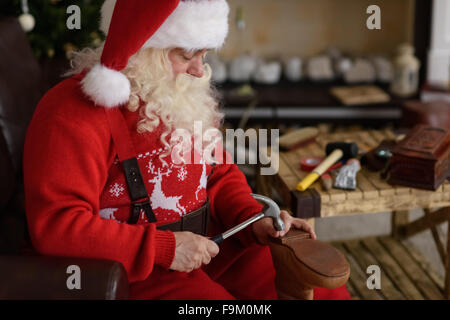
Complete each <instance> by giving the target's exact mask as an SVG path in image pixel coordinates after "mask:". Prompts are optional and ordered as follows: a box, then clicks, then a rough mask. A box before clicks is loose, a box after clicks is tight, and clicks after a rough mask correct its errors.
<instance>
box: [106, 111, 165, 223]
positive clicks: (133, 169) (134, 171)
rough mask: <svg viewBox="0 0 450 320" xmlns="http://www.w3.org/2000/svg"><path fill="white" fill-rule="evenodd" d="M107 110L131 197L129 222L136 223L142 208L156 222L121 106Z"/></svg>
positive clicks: (148, 217)
mask: <svg viewBox="0 0 450 320" xmlns="http://www.w3.org/2000/svg"><path fill="white" fill-rule="evenodd" d="M105 112H106V118H107V119H108V123H109V126H110V128H111V135H112V139H113V142H114V145H115V147H116V149H117V154H118V157H119V161H120V162H121V164H122V168H123V170H124V174H125V180H126V182H127V187H128V193H129V194H130V198H131V215H130V219H129V220H128V223H129V224H136V223H137V221H138V220H139V215H140V213H141V210H144V212H145V215H146V216H147V219H148V221H149V222H156V217H155V214H154V212H153V210H152V207H151V205H150V197H149V195H148V192H147V188H146V187H145V183H144V180H143V179H142V174H141V170H140V168H139V164H138V161H137V158H136V152H135V150H134V147H133V141H132V140H131V136H130V133H129V131H128V126H127V124H126V121H125V118H124V117H123V114H122V112H121V111H120V109H119V108H111V109H106V108H105Z"/></svg>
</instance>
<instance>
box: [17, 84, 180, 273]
mask: <svg viewBox="0 0 450 320" xmlns="http://www.w3.org/2000/svg"><path fill="white" fill-rule="evenodd" d="M69 81H70V80H69ZM62 87H63V89H64V87H66V88H65V89H66V90H69V91H70V90H71V89H72V88H68V87H67V85H66V86H64V85H63V86H62ZM63 89H60V90H59V91H62V90H63ZM57 91H58V90H57ZM66 92H67V91H66ZM63 97H65V95H63V94H60V96H59V95H58V93H54V94H51V95H49V96H47V97H45V98H44V99H43V101H42V102H41V103H40V105H39V106H38V108H37V110H36V112H35V115H34V116H33V120H32V122H31V124H30V127H29V128H28V131H27V136H26V141H25V149H24V158H23V161H24V180H25V197H26V198H25V202H26V211H27V219H28V225H29V233H30V237H31V240H32V243H33V246H34V248H35V249H36V250H37V251H38V252H39V253H41V254H45V255H56V256H73V257H86V258H98V259H107V260H114V261H119V262H121V263H122V264H123V265H124V267H125V269H126V270H127V273H128V277H129V281H130V282H136V281H141V280H144V279H145V278H147V277H148V276H149V274H150V273H151V272H152V270H153V267H154V265H156V264H157V265H161V266H163V267H165V268H169V266H170V264H171V263H172V260H173V257H174V254H175V238H174V235H173V233H172V232H170V231H159V230H156V228H155V226H154V225H153V224H146V225H129V224H125V223H122V224H121V223H118V222H116V221H113V220H105V219H102V218H101V217H100V215H99V214H98V212H99V209H100V208H99V203H100V194H101V192H102V190H103V188H104V184H105V183H106V179H107V174H108V169H109V164H110V162H112V159H113V156H114V154H115V153H114V150H112V148H113V147H112V143H111V138H110V133H109V127H105V124H106V125H107V122H106V116H105V115H104V111H103V110H101V109H99V108H94V107H93V106H90V105H83V103H82V102H79V105H76V104H77V103H75V105H71V104H72V101H71V100H70V99H66V100H68V101H69V102H67V103H66V104H64V102H65V101H64V99H63ZM59 103H62V104H61V105H60V104H59ZM54 105H57V107H58V108H59V109H58V108H56V107H54Z"/></svg>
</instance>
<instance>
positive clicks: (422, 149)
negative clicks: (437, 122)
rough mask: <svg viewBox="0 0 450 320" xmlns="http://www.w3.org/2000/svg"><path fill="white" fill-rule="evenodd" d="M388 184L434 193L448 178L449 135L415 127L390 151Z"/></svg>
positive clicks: (443, 131)
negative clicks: (391, 154) (432, 191)
mask: <svg viewBox="0 0 450 320" xmlns="http://www.w3.org/2000/svg"><path fill="white" fill-rule="evenodd" d="M392 153H393V156H392V159H391V165H390V177H389V180H388V182H389V183H390V184H393V185H405V186H409V187H414V188H421V189H427V190H436V189H437V188H438V187H439V186H440V185H441V183H442V182H444V180H445V179H447V177H449V176H450V168H449V155H450V133H449V131H448V130H445V129H442V128H434V127H429V126H425V125H418V126H416V127H414V129H413V130H412V131H411V132H410V133H409V134H408V135H407V136H406V137H405V138H404V139H403V140H402V141H401V142H399V143H398V144H397V146H396V147H395V148H394V149H393V152H392Z"/></svg>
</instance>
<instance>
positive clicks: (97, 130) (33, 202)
mask: <svg viewBox="0 0 450 320" xmlns="http://www.w3.org/2000/svg"><path fill="white" fill-rule="evenodd" d="M228 13H229V7H228V5H227V3H226V1H225V0H198V1H187V0H186V1H180V0H165V1H159V0H117V1H116V0H106V1H105V3H104V5H103V7H102V18H101V29H102V30H103V31H104V32H105V34H106V35H107V37H106V41H105V43H104V45H103V46H101V47H100V48H97V49H94V50H92V49H85V50H83V51H81V52H78V53H76V54H75V55H74V59H73V61H72V66H73V69H72V70H71V71H70V73H71V74H72V75H73V76H72V77H71V78H70V79H68V80H65V81H63V82H61V83H60V84H59V85H57V86H56V87H54V88H53V89H51V90H50V91H49V92H48V93H47V94H46V95H45V96H44V98H43V99H42V100H41V102H40V103H39V105H38V107H37V109H36V111H35V114H34V117H33V120H32V122H31V125H30V127H29V129H28V133H27V138H26V144H25V153H24V174H25V189H26V192H25V193H26V209H27V218H28V224H29V232H30V237H31V240H32V243H33V245H34V247H35V249H36V250H37V251H39V252H40V253H42V254H48V255H58V256H76V257H86V258H99V259H108V260H115V261H119V262H121V263H122V264H123V265H124V267H125V269H126V271H127V274H128V279H129V281H130V286H131V287H130V292H131V293H130V298H132V299H236V298H237V299H276V298H277V295H276V291H275V286H274V275H275V271H274V268H273V264H272V259H271V255H270V251H269V249H268V247H267V246H265V244H267V242H268V239H269V238H270V237H280V236H282V235H284V234H285V233H286V232H287V231H289V229H290V228H291V226H293V227H296V228H300V229H304V230H306V231H308V232H310V233H311V235H312V237H313V238H315V234H314V232H313V230H312V229H311V227H310V226H309V225H308V224H307V223H306V222H305V221H304V220H301V219H295V218H292V217H291V216H290V215H289V214H288V213H287V212H285V211H282V214H281V217H282V219H283V220H284V222H285V230H283V231H276V230H275V229H274V227H273V224H272V221H271V220H270V218H268V219H263V220H260V221H258V222H256V223H254V224H253V225H252V226H251V227H249V228H247V229H246V230H244V231H241V232H240V233H238V234H237V235H236V236H235V237H234V238H232V239H228V240H226V241H225V242H224V243H223V244H222V245H221V246H220V248H219V246H218V245H216V244H215V243H214V242H213V241H211V240H210V239H209V236H212V235H216V234H218V233H220V232H223V231H225V230H227V229H229V228H231V227H233V226H235V225H237V224H239V223H241V222H243V221H245V220H246V219H248V218H249V217H251V216H253V215H255V214H256V213H258V212H260V210H261V209H262V206H261V205H260V204H259V203H258V202H257V201H256V200H255V199H254V198H253V197H252V196H251V195H250V193H251V189H250V187H249V186H248V185H247V183H246V179H245V176H244V175H243V174H242V173H241V172H240V171H239V169H238V168H237V166H236V165H235V164H229V163H218V164H215V163H211V161H209V160H210V159H209V160H208V159H203V158H201V161H200V162H199V163H192V164H182V165H179V164H175V163H174V161H172V159H171V158H172V151H173V148H174V147H175V146H176V144H177V143H178V141H177V140H175V139H171V137H172V133H173V132H174V130H177V129H183V130H187V131H188V132H190V133H192V135H193V136H194V133H195V132H194V130H193V123H194V121H201V123H202V128H203V130H208V129H210V128H217V127H219V126H220V124H221V121H222V118H223V115H222V114H221V113H220V112H219V110H218V103H217V100H216V96H215V93H214V90H213V89H212V87H211V84H210V78H211V70H210V68H209V67H208V66H207V65H204V63H203V58H204V57H205V55H206V54H207V51H208V50H209V49H217V48H220V47H221V46H222V45H223V43H224V41H225V37H226V35H227V32H228ZM218 150H219V151H218ZM191 151H192V153H193V154H198V153H199V152H200V150H197V148H196V147H195V145H194V146H193V147H192V150H191ZM217 152H219V153H222V152H223V154H222V155H224V157H223V158H224V159H226V158H227V154H226V152H225V151H223V150H220V149H216V150H215V153H216V154H217ZM199 217H200V218H199ZM208 221H209V224H208Z"/></svg>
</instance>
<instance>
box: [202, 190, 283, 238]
mask: <svg viewBox="0 0 450 320" xmlns="http://www.w3.org/2000/svg"><path fill="white" fill-rule="evenodd" d="M251 195H252V197H253V198H255V199H256V200H260V201H261V202H263V203H264V204H266V206H265V207H264V209H263V210H262V211H261V212H260V213H258V214H257V215H256V216H254V217H252V218H250V219H248V220H246V221H244V222H242V223H241V224H238V225H237V226H236V227H234V228H232V229H230V230H228V231H226V232H224V233H221V234H219V235H217V236H214V237H212V238H211V241H214V242H215V243H217V244H220V243H222V241H223V240H225V239H226V238H228V237H231V236H232V235H233V234H235V233H237V232H239V231H241V230H242V229H245V228H247V227H248V226H249V225H251V224H252V223H254V222H256V221H258V220H261V219H262V218H266V217H271V218H272V219H273V225H274V227H275V229H276V230H277V231H282V230H284V222H283V220H281V218H280V208H279V207H278V205H277V204H276V202H275V201H273V200H272V199H270V198H267V197H265V196H262V195H259V194H254V193H251Z"/></svg>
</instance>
